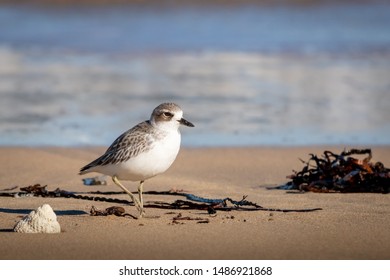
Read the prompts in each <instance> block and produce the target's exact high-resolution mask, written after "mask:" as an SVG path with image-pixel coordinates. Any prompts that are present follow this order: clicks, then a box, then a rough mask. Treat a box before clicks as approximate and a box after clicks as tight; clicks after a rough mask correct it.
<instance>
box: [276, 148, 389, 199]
mask: <svg viewBox="0 0 390 280" xmlns="http://www.w3.org/2000/svg"><path fill="white" fill-rule="evenodd" d="M356 155H366V157H365V158H363V159H358V158H356V157H354V156H356ZM371 159H372V152H371V149H351V150H349V151H346V150H344V151H343V152H341V153H340V154H336V153H333V152H331V151H324V152H323V155H322V156H320V157H318V156H317V155H314V154H310V159H309V160H308V161H307V162H305V161H303V160H301V161H302V162H303V163H304V164H305V166H304V167H303V169H302V170H301V171H299V172H298V171H294V174H292V175H289V176H287V178H288V179H291V181H289V182H287V183H286V184H285V185H283V186H279V187H277V188H278V189H286V190H300V191H311V192H339V193H357V192H360V193H361V192H363V193H389V186H390V169H388V168H386V167H385V166H384V165H383V163H381V162H371Z"/></svg>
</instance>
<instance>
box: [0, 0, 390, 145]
mask: <svg viewBox="0 0 390 280" xmlns="http://www.w3.org/2000/svg"><path fill="white" fill-rule="evenodd" d="M388 26H390V5H388V4H384V3H376V4H350V3H342V4H337V5H336V4H335V5H333V4H324V5H315V6H313V5H304V6H301V5H300V6H291V5H277V6H275V5H270V6H267V5H265V6H264V5H263V6H259V5H252V4H248V5H239V6H228V5H227V6H223V7H220V6H218V7H217V6H212V7H210V6H207V7H206V8H205V7H203V6H180V7H175V8H163V9H160V8H156V7H151V6H143V5H140V6H116V5H113V6H104V7H102V6H97V7H81V6H67V7H61V8H56V7H50V8H47V7H42V6H33V5H1V6H0V61H1V63H0V98H1V103H0V134H1V138H0V144H1V145H61V146H70V145H107V144H110V142H111V141H112V140H114V139H115V137H116V136H117V135H119V134H120V133H121V132H123V131H124V130H126V129H128V128H129V127H131V126H133V125H135V124H136V123H138V122H140V121H143V120H145V119H147V118H149V114H150V112H151V111H152V110H153V108H154V107H155V106H156V105H158V104H159V103H160V102H164V101H174V102H177V103H179V104H180V105H181V106H182V107H183V109H184V111H185V115H186V118H187V119H189V120H190V121H192V122H194V123H195V124H196V128H195V129H191V130H189V129H188V130H187V129H184V130H183V133H184V134H185V137H183V142H184V145H187V146H224V145H225V146H226V145H310V144H345V145H349V144H359V145H365V144H372V145H374V144H376V145H380V144H385V145H388V144H390V125H389V124H390V113H389V110H388V108H389V106H390V95H389V92H390V79H389V78H388V77H389V76H390V75H389V74H390V50H389V47H390V34H389V31H388Z"/></svg>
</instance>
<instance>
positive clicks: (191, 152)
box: [0, 147, 390, 259]
mask: <svg viewBox="0 0 390 280" xmlns="http://www.w3.org/2000/svg"><path fill="white" fill-rule="evenodd" d="M325 148H327V149H331V150H333V151H340V150H341V149H342V148H341V147H299V148H209V149H202V148H196V149H188V148H187V149H182V151H181V152H180V154H179V156H178V158H177V160H176V162H175V163H174V165H173V166H172V167H171V169H169V170H168V171H167V172H166V173H165V174H162V175H160V176H158V177H155V178H152V179H150V180H148V181H147V182H146V183H145V191H152V190H154V191H166V190H170V189H179V190H180V189H183V190H185V191H186V192H188V193H192V194H195V195H198V196H202V197H207V198H225V197H231V198H233V199H236V200H240V199H241V198H242V196H243V195H248V197H247V199H248V200H250V201H252V202H255V203H257V204H259V205H261V206H263V207H267V208H268V207H270V208H286V209H302V208H316V207H320V208H322V209H323V210H321V211H316V212H308V213H280V212H266V211H255V212H243V211H232V212H217V215H215V216H209V215H208V214H207V213H206V212H205V211H198V210H189V211H186V210H163V209H152V208H148V209H147V214H149V215H157V216H160V217H159V218H154V219H143V220H135V219H132V218H130V217H125V218H124V217H116V216H106V217H94V216H90V215H89V214H88V212H89V210H90V208H91V206H92V205H93V206H95V207H96V208H98V209H105V208H106V207H110V206H113V205H114V204H112V203H108V202H98V201H87V200H77V199H70V198H68V199H67V198H39V197H25V198H10V197H0V244H1V247H2V249H1V252H2V253H1V254H0V255H1V257H0V258H1V259H389V258H390V236H389V234H388V229H389V228H390V221H389V219H388V217H389V214H390V208H389V207H388V206H389V202H390V196H389V195H388V194H386V195H383V194H363V193H360V194H318V193H305V194H291V193H286V192H285V191H281V190H267V189H266V188H265V187H266V186H275V185H278V184H282V183H285V182H286V180H287V179H285V176H286V175H288V174H290V173H291V170H292V169H295V170H299V169H301V168H302V165H301V163H300V162H299V160H298V158H302V159H307V158H308V154H309V153H317V154H321V153H322V151H323V150H324V149H325ZM103 150H104V148H101V147H96V148H0V166H1V168H0V189H5V188H8V187H12V186H20V187H23V186H27V185H31V184H35V183H40V184H42V185H46V184H47V185H48V189H49V190H54V189H56V188H57V187H59V188H61V189H64V190H68V191H77V192H89V191H93V190H100V191H119V189H118V188H117V187H116V186H115V185H114V184H113V183H112V182H111V181H110V180H108V185H107V186H93V187H91V186H89V187H87V186H84V185H83V184H82V181H81V178H82V177H81V176H79V175H77V173H78V170H79V168H80V167H81V166H83V165H84V164H86V163H88V162H89V161H90V160H92V159H94V158H95V157H96V156H98V155H99V154H100V153H101V152H102V151H103ZM373 160H374V161H382V162H383V163H384V164H385V166H389V165H390V147H377V148H373ZM92 176H94V174H92ZM83 177H90V176H83ZM126 185H127V186H128V187H129V189H131V190H132V191H135V190H136V183H131V182H127V183H126ZM114 197H116V198H122V199H127V198H128V197H127V196H126V195H115V196H114ZM144 199H145V201H146V203H148V201H149V202H151V201H165V202H173V201H174V200H176V199H182V197H174V196H156V195H145V197H144ZM44 203H48V204H50V205H51V206H52V207H53V209H54V210H55V211H56V212H57V214H58V216H57V217H58V221H59V223H60V224H61V228H62V233H60V234H52V235H49V234H18V233H14V232H12V228H13V226H14V225H15V223H16V221H18V220H19V219H20V218H21V217H22V216H24V215H26V214H27V213H28V212H29V211H31V210H33V209H36V208H37V207H38V206H40V205H42V204H44ZM115 205H119V206H123V207H124V208H125V209H126V211H127V212H128V213H130V214H136V212H135V209H134V207H131V206H127V205H120V204H115ZM179 213H181V214H182V216H189V217H192V218H204V219H206V218H207V219H209V223H203V224H200V223H197V221H196V220H187V221H186V220H184V221H181V222H182V223H179V224H175V223H172V220H173V217H175V216H177V215H178V214H179Z"/></svg>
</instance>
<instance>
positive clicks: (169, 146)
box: [94, 131, 181, 181]
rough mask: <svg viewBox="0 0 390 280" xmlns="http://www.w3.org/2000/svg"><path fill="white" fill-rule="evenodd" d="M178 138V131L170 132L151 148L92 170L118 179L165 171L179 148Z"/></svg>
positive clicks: (132, 178)
mask: <svg viewBox="0 0 390 280" xmlns="http://www.w3.org/2000/svg"><path fill="white" fill-rule="evenodd" d="M180 138H181V137H180V133H179V132H176V131H175V132H172V133H170V134H168V135H167V136H166V137H165V138H163V139H160V140H159V141H157V142H156V143H155V145H154V147H153V149H151V150H149V151H147V152H143V153H140V154H138V155H137V156H136V157H134V158H130V159H129V160H128V161H126V162H122V163H117V164H108V165H104V166H100V167H98V168H96V169H95V170H94V171H96V172H100V173H103V174H106V175H110V176H114V175H115V176H117V177H118V179H119V180H129V181H143V180H146V179H148V178H151V177H153V176H156V175H158V174H161V173H163V172H165V171H166V170H167V169H168V168H169V167H170V166H171V165H172V163H173V162H174V161H175V159H176V156H177V154H178V152H179V149H180Z"/></svg>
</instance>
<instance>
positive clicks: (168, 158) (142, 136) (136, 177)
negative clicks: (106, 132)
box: [79, 103, 194, 218]
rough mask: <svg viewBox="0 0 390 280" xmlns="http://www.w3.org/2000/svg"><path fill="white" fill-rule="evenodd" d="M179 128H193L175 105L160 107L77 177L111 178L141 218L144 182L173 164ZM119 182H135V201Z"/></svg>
mask: <svg viewBox="0 0 390 280" xmlns="http://www.w3.org/2000/svg"><path fill="white" fill-rule="evenodd" d="M180 125H185V126H188V127H194V125H193V124H192V123H191V122H189V121H187V120H186V119H184V118H183V111H182V109H181V108H180V107H179V106H178V105H176V104H174V103H163V104H160V105H159V106H157V107H156V108H155V109H154V110H153V112H152V114H151V116H150V119H149V120H147V121H144V122H141V123H139V124H137V125H136V126H134V127H133V128H131V129H129V130H127V131H126V132H124V133H123V134H122V135H120V136H119V137H118V138H117V139H116V140H115V141H114V142H113V143H112V144H111V146H110V147H109V148H108V149H107V151H106V152H105V153H104V154H103V155H102V156H100V157H99V158H97V159H95V160H94V161H92V162H91V163H89V164H87V165H86V166H84V167H83V168H81V169H80V173H79V174H80V175H82V174H86V173H89V172H98V173H102V174H105V175H109V176H111V177H112V180H113V182H114V183H115V184H116V185H117V186H118V187H120V188H121V189H122V190H123V191H125V192H126V193H127V194H128V195H129V196H130V198H131V200H132V201H133V203H134V205H135V206H136V208H137V210H138V211H139V217H140V218H141V217H143V216H144V215H145V211H144V209H143V198H142V191H143V185H144V182H145V180H147V179H149V178H152V177H154V176H156V175H158V174H161V173H163V172H165V171H166V170H167V169H168V168H169V167H170V166H171V165H172V163H173V162H174V161H175V159H176V156H177V154H178V152H179V149H180V142H181V135H180V131H179V127H180ZM119 180H125V181H126V180H128V181H139V182H140V183H139V186H138V198H137V197H136V196H135V195H134V194H132V193H131V192H130V191H129V190H127V189H126V188H125V187H124V186H123V185H122V183H121V182H120V181H119Z"/></svg>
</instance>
